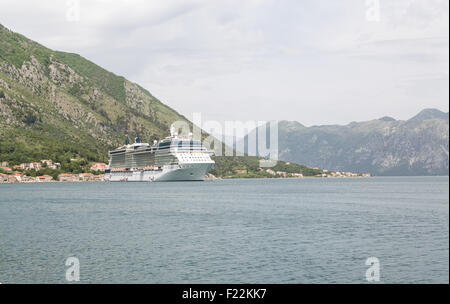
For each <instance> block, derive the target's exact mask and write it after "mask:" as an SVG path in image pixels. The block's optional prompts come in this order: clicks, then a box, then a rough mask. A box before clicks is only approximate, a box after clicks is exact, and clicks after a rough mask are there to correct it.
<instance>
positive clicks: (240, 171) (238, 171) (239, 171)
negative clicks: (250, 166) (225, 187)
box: [234, 169, 248, 174]
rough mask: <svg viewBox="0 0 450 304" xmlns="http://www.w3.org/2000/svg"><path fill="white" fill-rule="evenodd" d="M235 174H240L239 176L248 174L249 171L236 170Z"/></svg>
mask: <svg viewBox="0 0 450 304" xmlns="http://www.w3.org/2000/svg"><path fill="white" fill-rule="evenodd" d="M234 172H235V173H238V174H247V172H248V171H247V169H237V170H234Z"/></svg>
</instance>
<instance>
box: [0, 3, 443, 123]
mask: <svg viewBox="0 0 450 304" xmlns="http://www.w3.org/2000/svg"><path fill="white" fill-rule="evenodd" d="M77 3H79V8H80V10H79V15H78V14H77ZM378 4H379V7H378ZM448 11H449V1H448V0H379V1H377V0H368V1H366V0H339V1H336V0H301V1H299V0H292V1H284V0H282V1H280V0H245V1H244V0H220V1H219V0H218V1H215V0H184V1H173V0H158V1H155V0H150V1H149V0H126V1H125V0H94V1H93V0H79V1H76V0H72V1H65V0H63V1H61V0H53V1H51V0H39V1H35V0H28V1H26V0H1V1H0V23H2V24H3V25H4V26H6V27H8V28H10V29H11V30H13V31H16V32H20V33H21V34H24V35H25V36H27V37H29V38H31V39H33V40H36V41H38V42H40V43H42V44H44V45H45V46H47V47H50V48H52V49H57V50H62V51H68V52H74V53H79V54H81V55H82V56H84V57H86V58H88V59H89V60H92V61H93V62H95V63H97V64H99V65H100V66H102V67H104V68H106V69H108V70H110V71H112V72H114V73H116V74H119V75H123V76H125V77H126V78H128V79H129V80H131V81H134V82H137V83H139V84H140V85H142V86H143V87H145V88H146V89H148V90H149V91H150V92H151V93H152V94H153V95H155V96H156V97H158V98H159V99H161V100H162V101H163V102H164V103H166V104H168V105H169V106H171V107H173V108H174V109H176V110H177V111H179V112H181V113H182V114H184V115H186V116H187V117H189V118H191V117H192V113H193V112H201V113H202V117H203V120H218V121H221V122H223V121H225V120H241V121H247V120H297V121H299V122H301V123H303V124H305V125H308V126H309V125H316V124H347V123H349V122H351V121H362V120H369V119H373V118H379V117H382V116H385V115H389V116H393V117H394V118H397V119H407V118H409V117H411V116H413V115H415V114H416V113H417V112H419V111H420V110H422V109H423V108H429V107H434V108H439V109H440V110H443V111H446V112H447V111H448V99H449V85H448V82H449V62H448V60H449V15H448Z"/></svg>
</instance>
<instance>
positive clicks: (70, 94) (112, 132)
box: [0, 25, 187, 161]
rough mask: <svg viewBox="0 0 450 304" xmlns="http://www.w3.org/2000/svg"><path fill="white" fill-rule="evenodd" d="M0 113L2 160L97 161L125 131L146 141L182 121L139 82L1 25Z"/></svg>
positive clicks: (119, 141)
mask: <svg viewBox="0 0 450 304" xmlns="http://www.w3.org/2000/svg"><path fill="white" fill-rule="evenodd" d="M0 113H1V116H0V146H1V150H0V157H1V159H9V160H10V161H14V160H18V161H19V160H20V161H27V160H29V161H32V160H35V159H41V158H47V157H48V158H50V157H53V158H54V159H57V158H58V157H61V155H66V156H67V157H69V155H71V154H79V155H80V156H81V157H84V158H86V159H88V160H103V161H104V160H106V158H107V151H108V149H110V148H112V147H116V146H118V145H119V144H121V143H122V142H123V140H124V137H125V134H128V135H129V136H130V137H134V136H137V135H139V136H141V137H142V138H146V139H148V140H153V139H157V138H160V137H165V136H167V134H168V131H169V126H170V124H171V123H172V122H173V121H176V120H183V121H187V119H186V118H185V117H183V116H182V115H180V114H179V113H177V112H176V111H174V110H172V109H171V108H169V107H168V106H166V105H164V104H163V103H161V102H160V101H159V100H158V99H157V98H155V97H154V96H152V95H151V94H150V93H149V92H148V91H147V90H145V89H143V88H142V87H140V86H139V85H137V84H135V83H133V82H130V81H128V80H126V79H125V78H123V77H120V76H117V75H114V74H113V73H111V72H108V71H106V70H105V69H103V68H101V67H99V66H98V65H96V64H94V63H92V62H90V61H88V60H86V59H84V58H83V57H81V56H79V55H77V54H70V53H63V52H57V51H53V50H50V49H48V48H46V47H44V46H42V45H40V44H38V43H36V42H34V41H31V40H29V39H27V38H26V37H24V36H22V35H20V34H17V33H14V32H12V31H10V30H8V29H6V28H5V27H3V26H2V25H0Z"/></svg>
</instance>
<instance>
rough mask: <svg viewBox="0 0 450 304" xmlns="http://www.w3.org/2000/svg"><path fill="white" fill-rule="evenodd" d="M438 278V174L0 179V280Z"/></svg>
mask: <svg viewBox="0 0 450 304" xmlns="http://www.w3.org/2000/svg"><path fill="white" fill-rule="evenodd" d="M71 256H74V257H77V258H78V259H79V261H80V283H83V282H84V283H365V282H367V281H366V280H365V273H366V270H367V268H368V266H366V265H365V261H366V259H367V258H369V257H377V258H378V259H379V261H380V265H381V270H380V275H381V282H382V283H383V282H384V283H448V282H449V179H448V177H396V178H384V177H377V178H369V179H285V180H280V179H277V180H274V179H272V180H261V179H258V180H221V181H206V182H183V183H178V182H176V183H47V184H44V183H43V184H2V185H0V282H2V283H66V280H65V273H66V269H67V268H68V267H66V266H65V261H66V259H67V258H68V257H71Z"/></svg>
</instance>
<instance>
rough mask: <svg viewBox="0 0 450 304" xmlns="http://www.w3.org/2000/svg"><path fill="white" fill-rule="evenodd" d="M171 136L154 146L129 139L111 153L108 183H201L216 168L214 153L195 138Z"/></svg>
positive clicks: (107, 173)
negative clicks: (213, 158)
mask: <svg viewBox="0 0 450 304" xmlns="http://www.w3.org/2000/svg"><path fill="white" fill-rule="evenodd" d="M171 133H172V134H171V136H169V137H166V138H164V139H162V140H160V141H155V142H154V144H153V145H150V144H148V143H141V140H140V139H139V137H137V138H136V139H135V143H134V144H129V142H128V139H127V141H126V143H125V145H124V146H121V147H119V148H117V149H115V150H113V151H110V152H109V157H110V160H109V165H108V169H107V170H106V172H105V180H107V181H201V180H204V178H205V175H206V174H207V173H208V171H209V170H211V168H212V167H213V166H214V161H213V160H212V159H211V155H212V152H210V151H208V150H207V149H206V148H205V147H204V146H203V145H202V143H201V141H199V140H194V139H193V138H192V135H191V134H190V135H189V136H186V137H182V136H178V135H177V134H176V133H174V132H171Z"/></svg>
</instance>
